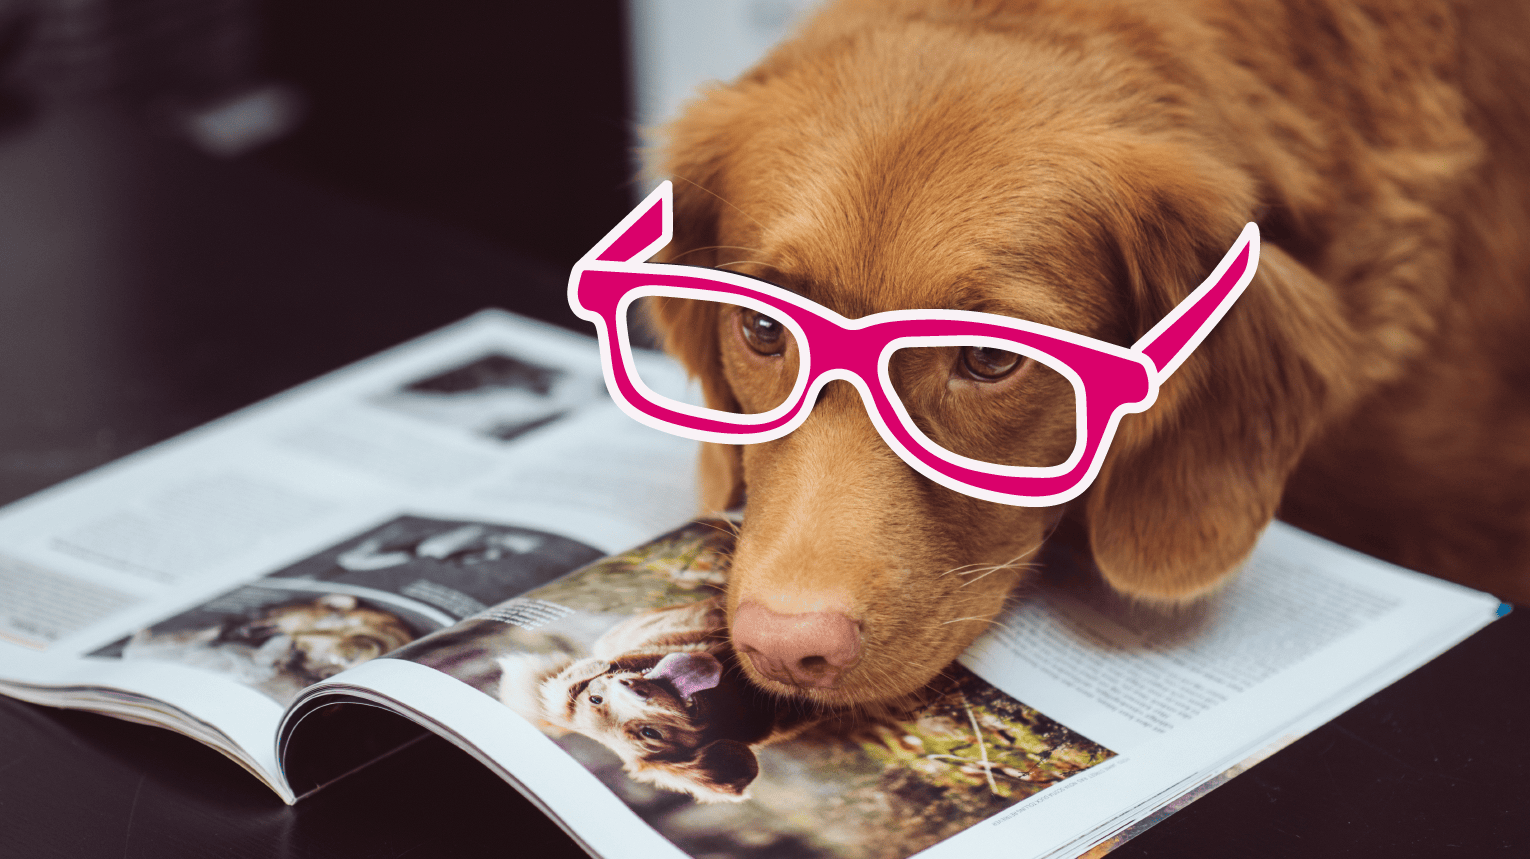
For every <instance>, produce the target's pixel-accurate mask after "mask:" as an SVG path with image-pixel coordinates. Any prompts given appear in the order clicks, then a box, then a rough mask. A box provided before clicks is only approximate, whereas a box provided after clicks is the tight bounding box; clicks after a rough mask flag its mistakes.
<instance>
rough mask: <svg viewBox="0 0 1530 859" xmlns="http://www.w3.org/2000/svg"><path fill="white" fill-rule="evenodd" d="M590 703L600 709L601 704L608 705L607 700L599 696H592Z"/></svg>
mask: <svg viewBox="0 0 1530 859" xmlns="http://www.w3.org/2000/svg"><path fill="white" fill-rule="evenodd" d="M590 703H591V704H594V705H596V706H597V707H598V706H600V705H601V704H604V703H606V699H604V698H602V697H600V696H599V695H591V696H590Z"/></svg>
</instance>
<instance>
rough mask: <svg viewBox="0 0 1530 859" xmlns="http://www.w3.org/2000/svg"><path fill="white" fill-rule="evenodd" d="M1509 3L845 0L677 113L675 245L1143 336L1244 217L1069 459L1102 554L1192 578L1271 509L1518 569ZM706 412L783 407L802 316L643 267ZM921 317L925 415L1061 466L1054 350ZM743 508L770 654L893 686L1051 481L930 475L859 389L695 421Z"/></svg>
mask: <svg viewBox="0 0 1530 859" xmlns="http://www.w3.org/2000/svg"><path fill="white" fill-rule="evenodd" d="M1527 92H1530V5H1527V4H1524V3H1520V2H1516V0H1499V2H1491V0H1486V1H1485V2H1478V3H1466V2H1460V3H1452V2H1448V0H1439V1H1438V2H1434V0H1407V2H1403V0H1359V2H1339V0H1285V2H1275V0H1198V2H1197V0H1185V2H1175V3H1167V2H1166V3H1140V2H1135V0H1098V2H1067V0H1052V2H1047V0H883V2H872V0H844V2H840V3H838V4H836V5H833V6H832V7H830V8H829V9H828V10H826V11H824V12H823V13H821V14H820V15H819V16H818V17H817V18H816V19H815V20H813V21H812V22H811V23H810V24H809V25H808V26H807V27H806V28H805V29H804V30H803V31H802V32H801V33H799V34H798V35H797V36H796V37H795V38H794V39H792V40H791V41H788V42H786V43H785V44H783V45H782V46H780V47H779V48H778V49H777V50H776V51H775V52H774V53H773V54H771V55H770V56H769V57H768V58H766V59H765V60H764V61H763V62H762V63H761V64H760V65H759V66H757V67H756V68H755V69H753V70H752V71H750V72H749V73H747V74H746V75H744V77H743V78H742V79H741V80H739V81H738V82H737V83H735V84H733V85H731V86H727V87H720V88H716V89H713V90H711V91H710V92H708V93H707V94H705V96H704V97H702V98H701V99H699V100H698V101H696V102H694V103H693V104H691V105H690V107H689V108H688V109H687V111H686V112H685V113H684V114H683V115H682V116H681V118H680V119H679V120H678V121H676V122H675V123H674V124H673V126H671V128H670V129H669V142H668V144H667V148H666V149H665V151H664V152H663V155H662V159H661V161H660V164H659V166H660V168H661V171H662V172H663V173H665V174H668V175H672V176H673V177H674V178H675V208H676V216H675V240H676V241H675V244H674V245H672V246H671V248H670V249H669V250H668V252H667V253H666V255H665V261H670V262H678V263H683V264H689V265H698V266H717V267H723V268H727V269H729V270H733V271H738V272H741V273H745V274H749V275H752V276H754V277H758V278H760V279H762V280H766V281H769V282H771V283H775V284H778V285H780V286H783V287H786V288H788V289H792V290H795V291H798V292H800V293H802V294H803V295H805V296H807V297H808V298H811V299H812V300H814V301H817V302H819V303H821V304H824V305H826V306H828V307H830V308H832V309H834V310H836V311H838V312H839V313H841V314H843V315H845V316H848V317H860V316H863V315H866V314H869V313H873V312H878V311H884V310H893V309H900V308H957V309H966V310H982V311H989V312H994V313H1001V314H1007V315H1012V316H1016V317H1021V318H1025V319H1031V320H1035V321H1038V322H1042V323H1045V324H1048V325H1053V326H1057V327H1062V328H1067V329H1070V330H1073V331H1077V332H1080V333H1083V334H1086V335H1089V336H1092V337H1096V338H1100V339H1104V340H1109V341H1112V342H1115V343H1118V344H1121V345H1123V346H1125V345H1130V344H1131V343H1132V342H1134V341H1135V340H1136V339H1137V338H1138V337H1139V336H1141V335H1142V334H1143V333H1144V332H1146V331H1147V330H1148V329H1149V328H1150V327H1152V326H1153V325H1154V324H1155V323H1156V322H1158V321H1159V319H1161V318H1162V317H1163V315H1164V314H1165V313H1166V312H1167V311H1168V310H1169V308H1171V307H1173V306H1174V305H1175V304H1176V303H1177V302H1178V301H1180V300H1181V299H1182V298H1183V297H1184V296H1185V295H1186V294H1187V293H1188V292H1189V290H1191V289H1193V288H1194V287H1195V286H1196V285H1197V284H1198V283H1199V282H1200V281H1201V280H1202V279H1203V278H1205V277H1206V276H1207V275H1208V274H1209V273H1210V271H1211V269H1212V267H1213V266H1214V264H1215V263H1216V261H1217V260H1218V259H1219V258H1220V256H1221V255H1222V254H1223V253H1224V252H1225V251H1226V250H1227V249H1228V248H1229V247H1230V246H1231V244H1232V242H1233V239H1234V238H1235V237H1236V236H1237V235H1238V232H1239V229H1240V228H1241V227H1242V226H1243V224H1244V223H1245V222H1247V221H1250V220H1254V221H1257V222H1258V223H1259V224H1260V225H1261V228H1262V232H1263V237H1264V242H1263V247H1262V253H1261V258H1260V265H1259V271H1258V275H1257V276H1256V278H1255V279H1254V281H1253V283H1252V285H1251V286H1250V287H1249V289H1248V291H1247V293H1246V294H1245V295H1244V296H1243V297H1242V298H1241V299H1240V300H1239V302H1238V304H1237V305H1235V306H1234V307H1233V309H1232V311H1231V312H1230V313H1229V315H1228V316H1227V317H1226V318H1225V319H1224V320H1223V321H1222V322H1221V324H1220V325H1219V327H1218V328H1217V329H1215V330H1214V331H1212V332H1211V335H1210V336H1209V337H1208V338H1207V339H1206V341H1205V342H1204V343H1203V344H1202V345H1201V346H1200V348H1199V349H1198V350H1197V351H1196V352H1195V353H1194V354H1193V355H1191V357H1190V358H1189V360H1188V361H1187V362H1186V363H1185V364H1184V365H1183V366H1182V367H1181V368H1180V369H1179V370H1178V371H1177V372H1176V373H1175V375H1174V376H1172V377H1171V378H1170V379H1169V380H1168V381H1167V382H1166V384H1165V386H1164V388H1163V390H1162V392H1161V394H1160V396H1159V399H1158V402H1157V404H1156V405H1154V406H1153V407H1152V408H1151V409H1149V410H1148V411H1147V412H1145V413H1143V414H1140V415H1130V416H1127V417H1126V418H1125V419H1124V420H1123V421H1122V423H1121V425H1120V430H1119V433H1118V435H1117V437H1116V439H1115V442H1114V444H1113V447H1112V450H1111V453H1110V455H1109V457H1108V459H1107V460H1106V463H1105V465H1104V467H1103V469H1102V470H1101V472H1100V475H1099V478H1098V480H1097V481H1096V482H1095V484H1094V486H1093V487H1092V489H1091V490H1090V491H1089V493H1088V494H1086V495H1085V496H1083V497H1082V498H1081V499H1079V500H1078V501H1076V502H1074V504H1073V508H1074V510H1075V511H1077V513H1078V514H1079V515H1081V516H1083V517H1085V518H1086V519H1087V525H1088V528H1089V533H1090V540H1091V543H1092V547H1093V551H1094V554H1095V557H1096V559H1097V561H1098V563H1099V566H1100V569H1101V570H1102V571H1103V573H1104V575H1105V576H1106V577H1107V578H1108V579H1109V581H1110V582H1111V583H1112V584H1113V585H1114V586H1115V587H1117V588H1118V589H1120V590H1121V591H1123V592H1124V593H1127V594H1131V595H1135V596H1138V597H1141V598H1143V599H1148V600H1158V601H1174V600H1183V599H1187V598H1192V597H1194V596H1196V595H1199V594H1203V593H1206V592H1207V591H1208V590H1210V589H1212V588H1214V587H1215V586H1216V585H1217V583H1218V582H1220V581H1222V580H1223V578H1224V577H1225V576H1226V575H1227V574H1228V573H1229V571H1231V570H1233V569H1234V568H1236V566H1237V565H1238V564H1239V562H1240V561H1241V560H1242V559H1243V558H1244V557H1245V556H1246V555H1247V553H1248V551H1249V550H1250V548H1251V547H1252V545H1253V543H1254V541H1255V540H1256V538H1257V537H1258V535H1259V533H1260V531H1261V529H1263V528H1264V526H1265V525H1266V524H1267V523H1268V522H1269V521H1270V519H1271V517H1273V516H1274V515H1276V513H1277V511H1278V512H1279V513H1280V515H1281V516H1282V517H1283V518H1286V519H1288V520H1290V521H1292V522H1293V523H1295V524H1297V525H1299V526H1301V527H1304V528H1307V529H1310V530H1312V531H1315V532H1317V533H1319V534H1322V535H1325V536H1329V537H1332V538H1335V539H1337V540H1340V541H1341V542H1345V543H1347V544H1349V545H1351V546H1354V547H1356V548H1359V549H1361V550H1363V551H1366V552H1369V553H1372V554H1375V555H1379V556H1381V557H1383V558H1386V559H1389V560H1392V561H1395V562H1398V563H1401V564H1405V565H1407V566H1411V567H1415V568H1418V569H1421V570H1425V571H1427V572H1431V573H1435V574H1438V575H1442V576H1446V577H1450V578H1454V579H1457V580H1460V581H1464V582H1467V583H1469V584H1473V585H1476V586H1478V587H1482V588H1486V589H1488V590H1492V591H1494V592H1496V593H1497V594H1499V595H1500V596H1503V597H1505V598H1510V599H1515V600H1523V599H1526V598H1530V404H1527V401H1530V398H1527V395H1526V389H1527V386H1530V357H1527V356H1530V350H1527V349H1526V348H1524V347H1523V346H1522V345H1521V344H1523V343H1524V342H1525V339H1526V332H1527V331H1530V299H1527V289H1526V284H1527V274H1530V182H1527V178H1530V159H1527V157H1526V154H1527V153H1530V115H1527V109H1526V100H1525V99H1524V98H1523V95H1524V94H1525V93H1527ZM653 313H654V316H655V318H656V321H657V323H658V325H659V327H660V329H661V330H662V332H663V334H664V335H665V337H666V343H667V346H668V348H669V349H670V350H671V351H672V352H673V353H674V354H675V355H677V356H678V357H680V358H681V359H682V360H683V361H684V362H685V363H686V365H687V366H688V367H689V369H690V370H691V371H692V372H693V373H694V374H696V375H698V376H699V377H700V379H701V381H702V384H703V387H704V391H705V395H706V398H707V401H708V403H709V404H710V405H712V406H713V407H717V408H726V409H732V410H738V411H760V410H764V409H768V408H769V407H770V406H772V405H774V402H773V399H774V398H777V397H778V396H779V390H778V389H779V388H780V384H781V379H782V378H783V374H790V373H791V372H793V371H794V369H795V366H794V365H795V361H796V351H795V345H794V344H793V343H792V342H791V337H790V334H789V333H785V332H783V331H782V330H781V327H780V326H779V325H773V324H772V321H771V320H769V319H766V318H764V317H759V316H758V314H750V313H747V312H740V311H738V310H736V309H735V310H723V309H720V307H719V305H715V304H700V303H696V302H689V301H685V300H679V299H660V300H657V301H656V302H655V306H654V308H653ZM1013 357H1014V356H1008V357H1006V355H1005V354H1004V353H995V352H994V350H976V351H973V350H963V351H961V352H958V351H957V350H955V349H946V350H936V349H930V350H925V351H924V352H922V353H912V352H910V351H905V352H904V353H900V358H899V359H898V360H895V361H894V365H893V370H892V372H893V378H894V381H895V384H896V385H897V386H898V387H899V389H900V394H901V396H902V398H903V400H904V402H905V403H906V404H908V406H909V409H910V412H911V413H912V414H913V416H914V417H915V420H916V421H918V422H920V425H921V427H922V428H923V429H924V430H925V431H926V433H927V434H929V435H931V436H932V437H935V438H937V440H939V439H945V440H947V442H948V443H949V444H948V446H952V447H955V448H957V449H959V450H971V451H974V453H973V454H972V455H974V456H975V458H979V459H984V460H986V461H991V462H1007V463H1012V464H1018V465H1050V464H1053V463H1054V462H1056V461H1057V460H1060V459H1061V458H1062V454H1061V453H1059V452H1065V451H1067V450H1069V449H1070V448H1071V446H1072V443H1073V436H1072V433H1073V427H1072V423H1071V419H1070V416H1071V414H1072V410H1073V404H1072V401H1071V396H1072V394H1071V391H1070V389H1069V387H1068V385H1066V384H1064V383H1063V382H1062V380H1061V377H1059V376H1057V375H1056V374H1055V373H1053V372H1051V371H1050V370H1047V369H1046V368H1045V367H1043V366H1040V365H1036V364H1034V363H1033V362H1031V361H1029V360H1012V359H1013ZM703 466H704V467H703V471H704V475H703V483H704V486H703V491H704V495H705V504H706V506H707V507H708V508H709V509H721V508H724V507H727V506H729V505H730V504H733V503H737V502H738V501H740V500H741V499H742V498H743V496H744V492H745V490H746V489H747V494H748V506H747V511H746V519H745V524H744V526H743V533H742V539H741V540H740V542H739V545H738V549H737V554H736V556H735V558H734V563H733V569H732V585H731V588H730V591H729V600H728V607H729V612H730V620H731V622H732V629H733V637H734V642H735V644H736V646H737V647H738V648H739V650H740V651H741V652H742V653H745V654H747V655H748V656H749V657H750V658H749V659H748V660H745V661H746V663H747V664H748V665H749V670H750V676H751V677H752V678H753V679H754V680H755V681H756V682H758V683H761V684H762V685H763V686H764V687H765V688H767V689H769V690H772V691H776V692H781V693H789V694H794V695H799V696H806V697H808V698H811V699H813V700H817V701H820V702H825V703H835V704H844V703H859V702H867V701H874V700H882V699H887V698H891V697H894V696H898V695H901V694H904V693H908V692H910V691H912V690H914V689H916V688H917V687H918V686H920V685H921V684H923V683H924V682H926V681H927V680H929V679H930V678H931V677H932V676H933V675H934V674H935V673H936V672H937V671H938V670H939V669H940V668H941V667H942V666H944V665H945V664H947V663H948V662H949V661H950V660H951V659H952V658H953V657H955V656H956V655H957V654H958V653H959V652H960V651H961V650H962V649H963V648H964V647H965V646H966V645H967V644H968V643H969V642H970V641H971V640H972V639H973V638H974V637H975V636H976V635H977V634H978V633H979V632H980V631H981V630H982V629H983V628H984V627H985V625H986V624H987V623H988V622H989V620H990V618H991V617H992V616H993V615H994V613H995V612H996V611H998V610H999V608H1000V607H1001V605H1002V602H1003V600H1004V598H1005V595H1006V594H1007V593H1008V592H1009V591H1010V590H1011V588H1012V586H1013V585H1015V584H1016V583H1017V582H1018V581H1019V580H1020V579H1021V577H1022V570H1023V567H1024V563H1025V562H1026V561H1027V559H1029V558H1031V557H1032V556H1033V554H1034V553H1035V551H1036V550H1037V548H1038V546H1039V545H1040V543H1041V541H1042V540H1043V539H1044V538H1045V537H1046V535H1047V533H1048V529H1049V528H1050V527H1051V525H1052V524H1053V523H1054V522H1055V521H1056V517H1057V516H1058V515H1060V512H1061V511H1059V510H1056V509H1052V510H1046V509H1026V508H1013V507H1006V506H1001V505H997V504H992V503H987V502H983V501H977V500H973V499H971V498H968V497H965V496H962V495H959V494H957V493H954V492H951V491H949V490H946V489H944V488H942V487H940V486H938V485H935V484H933V483H932V482H930V481H928V480H926V479H924V478H922V477H921V476H919V475H918V474H917V473H915V472H914V471H912V470H911V469H910V468H908V467H907V466H906V465H905V464H904V463H903V462H902V461H901V460H900V459H898V457H897V456H895V455H894V454H893V453H892V452H891V451H890V450H889V449H888V448H887V447H886V446H885V444H884V443H883V442H882V440H881V439H880V438H879V437H878V435H877V433H876V432H875V430H874V427H873V425H872V423H871V421H870V420H869V418H868V416H867V414H866V411H865V408H864V406H863V405H862V404H861V403H860V401H859V397H858V396H857V395H856V393H855V391H854V390H853V389H852V388H851V387H850V386H849V385H845V384H840V383H832V384H830V385H829V386H828V387H827V388H825V390H824V392H823V394H822V396H821V397H820V399H819V402H818V404H817V406H816V408H815V409H814V411H813V412H812V415H811V417H809V419H808V420H807V422H806V423H805V424H804V425H803V426H802V427H801V428H800V429H798V430H797V431H796V432H794V433H792V434H791V435H788V436H786V437H784V438H782V439H779V440H777V441H773V442H769V443H765V444H759V445H749V446H745V447H742V448H724V447H716V446H709V447H708V448H707V449H706V450H705V451H704V452H703Z"/></svg>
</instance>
